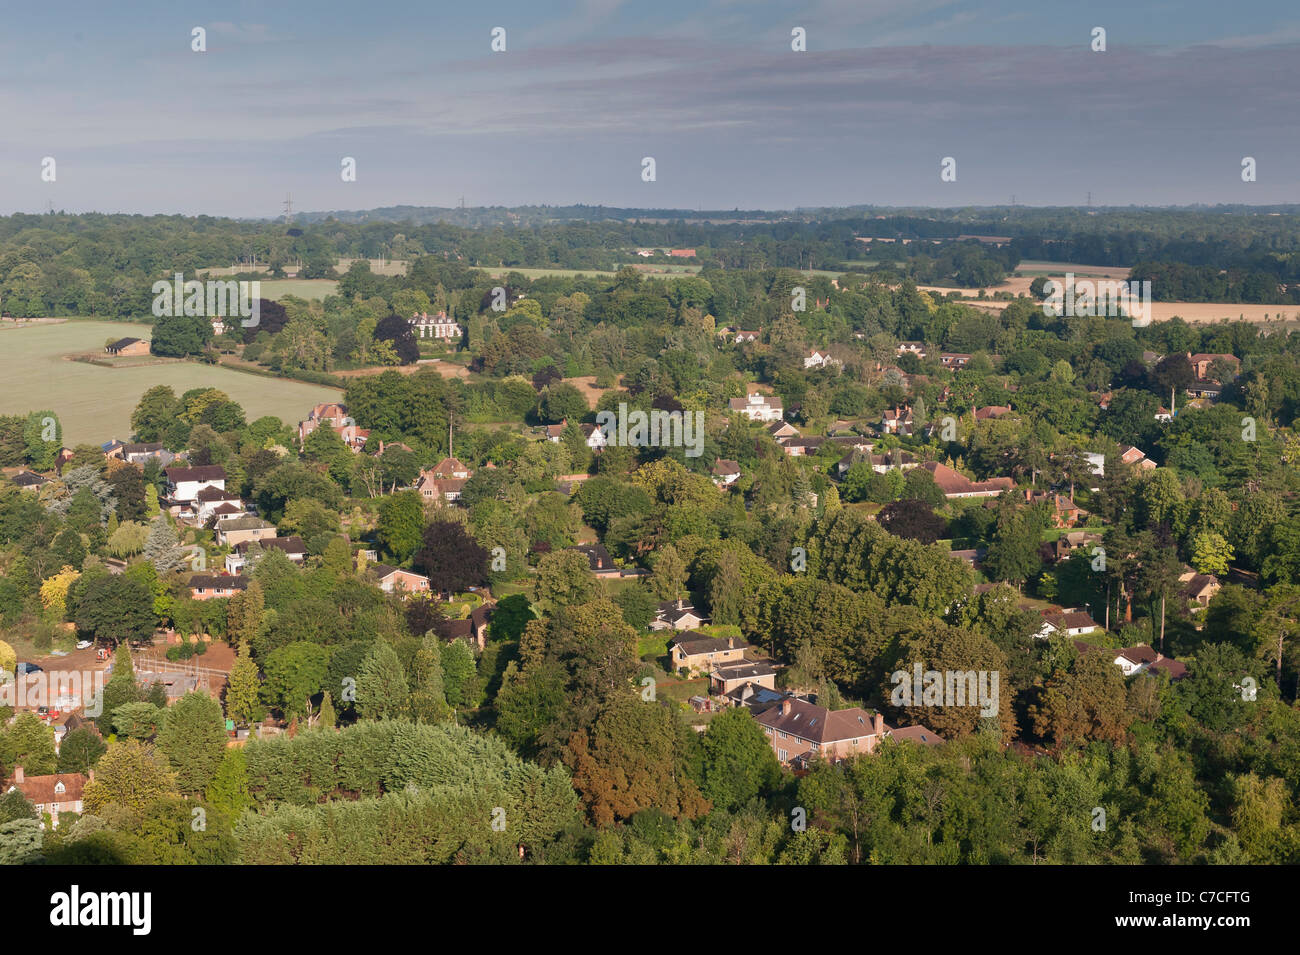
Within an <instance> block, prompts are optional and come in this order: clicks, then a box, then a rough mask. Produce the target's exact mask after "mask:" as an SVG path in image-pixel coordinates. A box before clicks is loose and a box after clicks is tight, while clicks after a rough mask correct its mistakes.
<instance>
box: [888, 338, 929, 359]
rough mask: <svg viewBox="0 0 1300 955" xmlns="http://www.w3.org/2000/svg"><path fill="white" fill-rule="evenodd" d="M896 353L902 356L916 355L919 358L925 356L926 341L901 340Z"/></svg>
mask: <svg viewBox="0 0 1300 955" xmlns="http://www.w3.org/2000/svg"><path fill="white" fill-rule="evenodd" d="M895 354H897V355H898V356H899V357H900V358H901V357H902V356H903V355H915V356H916V357H917V358H924V357H925V342H899V343H898V348H897V349H896V351H895Z"/></svg>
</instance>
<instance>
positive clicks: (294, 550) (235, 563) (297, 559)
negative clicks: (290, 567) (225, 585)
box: [226, 535, 307, 574]
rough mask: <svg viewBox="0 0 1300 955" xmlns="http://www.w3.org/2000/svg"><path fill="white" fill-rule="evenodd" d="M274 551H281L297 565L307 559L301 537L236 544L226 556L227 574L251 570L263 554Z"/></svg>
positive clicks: (305, 546) (272, 538)
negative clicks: (245, 569)
mask: <svg viewBox="0 0 1300 955" xmlns="http://www.w3.org/2000/svg"><path fill="white" fill-rule="evenodd" d="M272 550H278V551H280V552H281V553H282V554H284V556H285V557H288V558H289V560H291V561H292V562H293V563H295V564H301V563H302V562H303V561H304V560H306V559H307V545H306V544H304V543H303V540H302V538H301V537H298V536H297V535H294V536H292V537H264V538H262V539H261V540H255V541H245V542H244V543H242V544H236V545H235V549H234V550H232V551H231V552H230V553H229V554H227V555H226V573H228V574H238V573H239V572H240V571H242V570H243V569H244V568H248V569H249V570H251V569H252V568H253V567H254V566H255V565H256V564H257V561H258V560H259V559H260V558H261V557H262V555H263V554H265V553H267V552H268V551H272Z"/></svg>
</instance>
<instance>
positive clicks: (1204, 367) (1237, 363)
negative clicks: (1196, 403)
mask: <svg viewBox="0 0 1300 955" xmlns="http://www.w3.org/2000/svg"><path fill="white" fill-rule="evenodd" d="M1187 360H1188V362H1190V363H1191V366H1192V374H1194V375H1195V376H1196V377H1197V378H1202V379H1212V378H1213V375H1211V374H1210V369H1211V368H1212V367H1213V365H1214V363H1215V362H1216V361H1221V362H1223V363H1225V364H1228V365H1231V366H1232V369H1233V371H1232V373H1233V377H1236V376H1237V375H1239V374H1241V359H1239V358H1238V357H1237V356H1236V355H1226V354H1223V353H1222V352H1198V353H1196V354H1195V355H1193V354H1192V353H1191V352H1188V353H1187ZM1215 384H1218V382H1217V381H1216V382H1215Z"/></svg>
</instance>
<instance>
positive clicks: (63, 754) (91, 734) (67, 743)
mask: <svg viewBox="0 0 1300 955" xmlns="http://www.w3.org/2000/svg"><path fill="white" fill-rule="evenodd" d="M107 749H108V746H107V744H106V743H105V742H104V740H103V739H102V738H101V737H100V735H99V734H98V733H96V732H95V731H94V730H92V729H90V728H89V727H86V726H79V727H77V729H75V730H73V731H72V732H71V733H69V734H68V735H67V736H65V737H64V738H63V742H62V743H60V744H59V766H58V769H57V770H56V771H57V772H60V773H83V774H85V773H89V772H90V770H91V769H93V768H94V766H95V764H96V763H97V762H99V757H101V756H103V755H104V753H105V751H106V750H107Z"/></svg>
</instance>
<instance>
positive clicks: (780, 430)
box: [767, 421, 799, 443]
mask: <svg viewBox="0 0 1300 955" xmlns="http://www.w3.org/2000/svg"><path fill="white" fill-rule="evenodd" d="M767 433H768V434H770V435H771V436H772V438H773V439H774V440H776V441H777V442H778V443H781V442H783V439H786V438H797V437H799V429H798V428H796V427H795V426H794V425H792V424H790V423H788V422H786V421H773V422H772V423H771V424H769V425H768V426H767Z"/></svg>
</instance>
